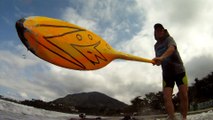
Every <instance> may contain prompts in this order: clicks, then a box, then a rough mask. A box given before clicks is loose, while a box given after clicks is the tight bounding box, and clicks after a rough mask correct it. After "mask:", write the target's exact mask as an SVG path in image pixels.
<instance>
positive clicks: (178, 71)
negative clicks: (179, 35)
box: [153, 23, 188, 120]
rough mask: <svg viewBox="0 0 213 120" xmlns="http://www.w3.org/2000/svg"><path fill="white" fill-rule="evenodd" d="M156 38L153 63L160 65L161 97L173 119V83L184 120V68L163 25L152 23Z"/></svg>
mask: <svg viewBox="0 0 213 120" xmlns="http://www.w3.org/2000/svg"><path fill="white" fill-rule="evenodd" d="M154 37H155V39H156V41H157V42H156V44H155V45H154V48H155V55H156V57H155V58H154V59H153V60H154V61H155V63H154V65H158V66H159V65H161V68H162V76H163V97H164V104H165V107H166V111H167V113H168V119H169V120H175V115H174V105H173V103H172V94H173V88H174V85H175V83H176V84H177V86H178V89H179V97H180V108H181V115H182V120H186V117H187V111H188V80H187V77H186V73H185V68H184V65H183V62H182V60H181V57H180V55H179V52H178V49H177V45H176V43H175V41H174V39H173V38H172V37H171V36H170V35H169V33H168V31H167V30H166V29H164V27H163V25H162V24H160V23H157V24H155V25H154Z"/></svg>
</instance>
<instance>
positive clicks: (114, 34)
mask: <svg viewBox="0 0 213 120" xmlns="http://www.w3.org/2000/svg"><path fill="white" fill-rule="evenodd" d="M141 12H142V11H140V9H139V8H138V7H137V3H136V2H135V1H129V0H127V1H121V0H118V1H114V0H107V1H99V0H93V1H92V2H86V3H85V1H83V0H80V1H70V7H68V8H66V9H65V12H64V14H63V15H62V18H63V19H65V20H68V21H70V22H73V23H75V24H78V25H80V26H82V27H85V28H87V29H89V30H91V31H93V32H95V33H96V34H98V35H100V36H101V37H102V38H104V39H105V40H106V41H108V42H109V43H110V44H112V45H113V46H115V47H116V43H121V42H123V41H125V40H129V39H131V38H132V37H133V36H134V34H136V33H137V32H138V31H139V30H140V29H141V26H142V18H143V15H142V14H141Z"/></svg>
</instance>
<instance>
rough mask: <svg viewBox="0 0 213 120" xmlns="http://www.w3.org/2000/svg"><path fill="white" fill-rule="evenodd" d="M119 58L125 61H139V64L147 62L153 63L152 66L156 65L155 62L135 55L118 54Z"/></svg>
mask: <svg viewBox="0 0 213 120" xmlns="http://www.w3.org/2000/svg"><path fill="white" fill-rule="evenodd" d="M118 58H119V59H125V60H132V61H139V62H147V63H152V64H154V63H155V62H154V61H153V60H150V59H146V58H142V57H138V56H134V55H131V54H127V53H123V52H118Z"/></svg>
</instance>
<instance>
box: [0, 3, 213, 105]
mask: <svg viewBox="0 0 213 120" xmlns="http://www.w3.org/2000/svg"><path fill="white" fill-rule="evenodd" d="M191 2H193V4H191ZM211 5H212V1H210V0H206V1H199V0H195V1H192V0H189V1H184V0H181V1H169V0H167V1H163V0H160V1H154V0H149V1H146V0H136V1H133V2H132V0H129V1H128V0H127V1H122V0H120V1H119V0H118V1H114V0H107V1H100V0H92V1H90V2H85V1H81V0H79V1H71V3H70V7H67V8H65V10H64V12H63V13H64V14H62V15H61V17H62V19H64V20H67V21H69V22H71V23H74V24H77V25H79V26H82V27H84V28H87V29H89V30H91V31H94V32H95V33H97V34H99V35H100V36H102V38H104V39H105V40H106V41H107V42H108V43H110V44H111V45H112V46H113V47H115V48H116V49H117V50H119V51H123V52H126V53H130V54H133V55H137V56H141V57H145V58H150V59H152V58H153V57H154V49H153V45H154V43H155V40H154V38H153V25H154V24H155V23H158V22H160V23H162V24H163V25H164V26H165V27H166V28H167V29H168V30H169V32H170V34H171V35H172V36H173V37H174V39H175V40H176V42H177V45H178V49H179V51H180V54H181V56H182V58H183V60H184V63H185V65H186V68H187V71H188V75H189V78H190V79H194V78H195V77H203V76H205V75H206V74H208V72H212V71H211V70H212V66H211V64H212V63H211V62H212V58H213V54H212V51H213V41H212V38H213V25H212V23H211V22H212V20H213V15H212V14H211V13H212V11H213V8H212V7H211ZM16 9H17V8H16ZM17 11H19V10H18V9H17ZM14 49H15V50H17V52H16V53H21V54H16V53H13V52H11V51H7V50H3V51H2V50H1V51H0V55H1V56H4V57H1V58H0V63H1V66H0V75H1V76H0V81H1V86H5V87H7V88H12V89H13V91H17V93H18V94H19V96H21V97H23V98H41V99H44V100H53V99H56V98H58V97H63V96H65V95H67V94H70V93H77V92H88V91H100V92H103V93H105V94H107V95H110V96H112V97H115V98H117V99H119V100H122V101H124V102H126V103H129V102H130V100H131V99H133V98H134V97H136V96H143V95H144V94H146V93H148V92H157V91H160V90H161V82H162V81H161V69H160V67H156V66H152V65H151V64H148V63H140V62H132V61H124V60H115V61H112V62H111V63H110V64H109V65H107V66H106V67H104V68H102V69H99V70H95V71H76V70H69V69H64V68H61V67H57V66H55V65H52V64H50V63H47V62H45V61H43V60H41V59H39V58H37V57H35V56H34V55H32V54H31V53H29V52H28V53H26V52H25V51H24V50H23V47H20V46H18V47H17V48H14ZM22 53H24V55H26V56H22V55H23V54H22ZM200 68H203V70H202V71H201V70H200ZM17 81H18V84H14V83H17ZM192 81H193V80H192ZM23 86H24V87H23ZM41 91H42V92H41Z"/></svg>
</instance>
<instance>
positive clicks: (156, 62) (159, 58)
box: [152, 57, 164, 66]
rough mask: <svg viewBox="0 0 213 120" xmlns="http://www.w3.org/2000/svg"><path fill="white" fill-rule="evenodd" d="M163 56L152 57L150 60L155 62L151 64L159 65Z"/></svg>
mask: <svg viewBox="0 0 213 120" xmlns="http://www.w3.org/2000/svg"><path fill="white" fill-rule="evenodd" d="M163 59H164V58H163V57H156V58H153V59H152V60H153V61H155V63H154V64H153V65H157V66H159V65H161V63H162V61H163Z"/></svg>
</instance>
